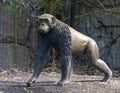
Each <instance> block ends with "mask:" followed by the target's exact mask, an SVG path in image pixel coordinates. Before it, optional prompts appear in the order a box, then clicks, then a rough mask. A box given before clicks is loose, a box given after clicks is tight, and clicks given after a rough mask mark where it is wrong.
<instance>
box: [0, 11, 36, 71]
mask: <svg viewBox="0 0 120 93" xmlns="http://www.w3.org/2000/svg"><path fill="white" fill-rule="evenodd" d="M25 12H26V11H24V12H21V13H19V15H18V16H17V18H16V19H17V21H16V22H17V23H16V25H17V35H16V37H17V45H15V38H14V37H15V34H14V18H13V14H12V12H7V11H4V10H2V9H1V10H0V51H1V52H0V69H1V70H7V69H10V68H12V67H13V66H14V65H15V64H16V66H17V67H18V68H19V69H21V70H28V69H29V68H31V66H33V63H34V50H35V47H36V44H35V43H36V32H33V31H34V30H31V27H30V24H29V22H28V21H27V20H28V18H27V16H26V15H25V14H26V13H25ZM28 13H29V12H28ZM15 49H16V50H15Z"/></svg>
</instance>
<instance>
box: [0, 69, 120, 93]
mask: <svg viewBox="0 0 120 93" xmlns="http://www.w3.org/2000/svg"><path fill="white" fill-rule="evenodd" d="M31 76H32V73H31V72H22V71H17V70H16V71H10V72H6V71H5V72H1V73H0V93H120V77H112V79H111V81H110V83H107V84H106V83H102V82H100V80H101V79H102V78H103V76H102V75H100V76H99V75H98V76H97V75H77V74H73V76H72V82H71V83H70V84H67V85H64V86H62V87H60V86H56V82H57V81H59V79H60V73H55V72H54V73H45V72H43V73H41V75H40V76H39V78H38V80H37V82H36V83H35V84H34V85H33V86H32V87H29V88H28V87H26V82H27V80H28V79H29V78H30V77H31Z"/></svg>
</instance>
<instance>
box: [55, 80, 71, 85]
mask: <svg viewBox="0 0 120 93" xmlns="http://www.w3.org/2000/svg"><path fill="white" fill-rule="evenodd" d="M68 83H70V80H60V81H59V82H58V83H57V85H58V86H63V85H65V84H68Z"/></svg>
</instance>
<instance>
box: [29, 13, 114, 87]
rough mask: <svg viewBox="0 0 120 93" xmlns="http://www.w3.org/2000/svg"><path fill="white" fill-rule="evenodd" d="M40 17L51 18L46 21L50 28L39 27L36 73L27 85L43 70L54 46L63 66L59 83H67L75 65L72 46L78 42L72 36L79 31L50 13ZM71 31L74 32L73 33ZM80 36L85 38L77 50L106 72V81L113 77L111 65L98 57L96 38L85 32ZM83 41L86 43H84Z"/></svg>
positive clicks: (41, 18) (42, 18) (43, 18)
mask: <svg viewBox="0 0 120 93" xmlns="http://www.w3.org/2000/svg"><path fill="white" fill-rule="evenodd" d="M38 19H40V20H46V19H47V20H49V21H48V22H44V23H46V24H47V26H49V28H47V29H46V28H45V30H44V29H42V30H43V31H41V30H39V28H38V30H39V31H38V47H37V50H36V54H35V68H34V74H33V76H32V78H31V79H30V80H29V81H28V83H27V86H30V85H31V84H32V83H33V82H35V81H36V79H37V78H38V76H39V73H40V72H41V70H42V67H43V64H44V60H45V58H46V56H47V53H48V51H49V49H50V48H51V47H54V48H55V49H56V51H57V53H58V56H59V60H60V62H61V67H62V72H61V80H60V81H59V82H58V85H64V84H67V83H69V82H70V76H71V73H72V69H73V67H72V66H73V65H71V59H72V53H73V51H72V48H73V50H74V47H72V46H73V45H74V44H73V43H78V41H77V40H76V38H75V39H74V41H76V42H72V40H73V38H74V37H72V34H75V33H78V32H76V31H75V32H74V29H70V27H69V26H68V25H67V24H65V23H63V22H61V21H59V20H57V19H54V16H52V15H49V14H44V15H41V16H40V17H38ZM40 20H38V22H40ZM38 27H39V25H38ZM41 28H42V27H41ZM41 28H40V29H41ZM72 30H73V31H72ZM71 32H73V33H72V34H71ZM78 36H79V37H80V38H81V37H83V38H81V39H82V40H80V48H78V49H77V50H78V51H82V52H84V53H86V55H87V57H88V59H89V61H90V62H91V63H92V64H93V65H94V66H95V67H97V68H98V69H99V70H101V71H103V72H104V73H105V78H104V81H109V79H110V78H111V75H112V72H111V70H110V69H109V67H108V66H107V65H106V64H105V63H104V61H102V60H101V59H99V58H98V57H99V53H98V48H97V45H96V43H95V42H94V40H92V39H91V38H89V37H87V36H85V35H83V34H80V35H78ZM78 36H77V37H78ZM86 38H87V39H86ZM77 39H79V38H77ZM83 41H84V42H85V43H83ZM82 44H83V45H84V44H86V45H84V46H82ZM77 47H78V46H77ZM81 47H83V48H81ZM94 48H95V49H94ZM80 49H81V50H80ZM75 51H76V49H75Z"/></svg>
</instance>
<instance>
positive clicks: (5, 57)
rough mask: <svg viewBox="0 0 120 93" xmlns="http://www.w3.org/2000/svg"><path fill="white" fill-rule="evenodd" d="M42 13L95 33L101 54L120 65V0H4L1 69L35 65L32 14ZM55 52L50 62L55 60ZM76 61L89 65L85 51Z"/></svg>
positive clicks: (0, 3) (0, 26) (1, 0)
mask: <svg viewBox="0 0 120 93" xmlns="http://www.w3.org/2000/svg"><path fill="white" fill-rule="evenodd" d="M42 13H51V14H53V15H55V16H56V17H57V18H58V19H60V20H63V21H64V22H65V23H67V24H69V25H70V26H72V27H73V28H75V29H76V30H78V31H79V32H81V33H84V34H86V35H88V36H90V37H92V38H93V39H94V40H95V41H96V42H97V44H98V46H99V50H100V57H101V58H102V59H103V60H105V61H106V63H107V64H108V65H109V66H110V67H111V68H115V69H119V68H120V0H35V1H34V2H33V1H32V0H25V1H24V0H11V1H9V0H0V70H9V69H11V68H13V67H17V68H19V69H20V70H24V71H27V70H29V69H30V68H33V64H34V51H35V49H36V44H37V41H36V36H37V33H36V30H35V28H34V27H33V24H34V23H33V22H32V20H31V16H34V15H38V14H42ZM53 54H54V53H52V56H51V55H50V56H49V57H48V60H47V64H48V65H47V66H51V65H52V64H53V63H52V62H53V61H54V60H55V59H54V57H53V56H54V55H53ZM76 61H79V63H81V64H83V63H84V64H87V65H89V63H88V61H87V59H86V57H85V56H84V55H80V56H78V57H77V59H76ZM76 64H77V62H76ZM47 66H46V67H47Z"/></svg>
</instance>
